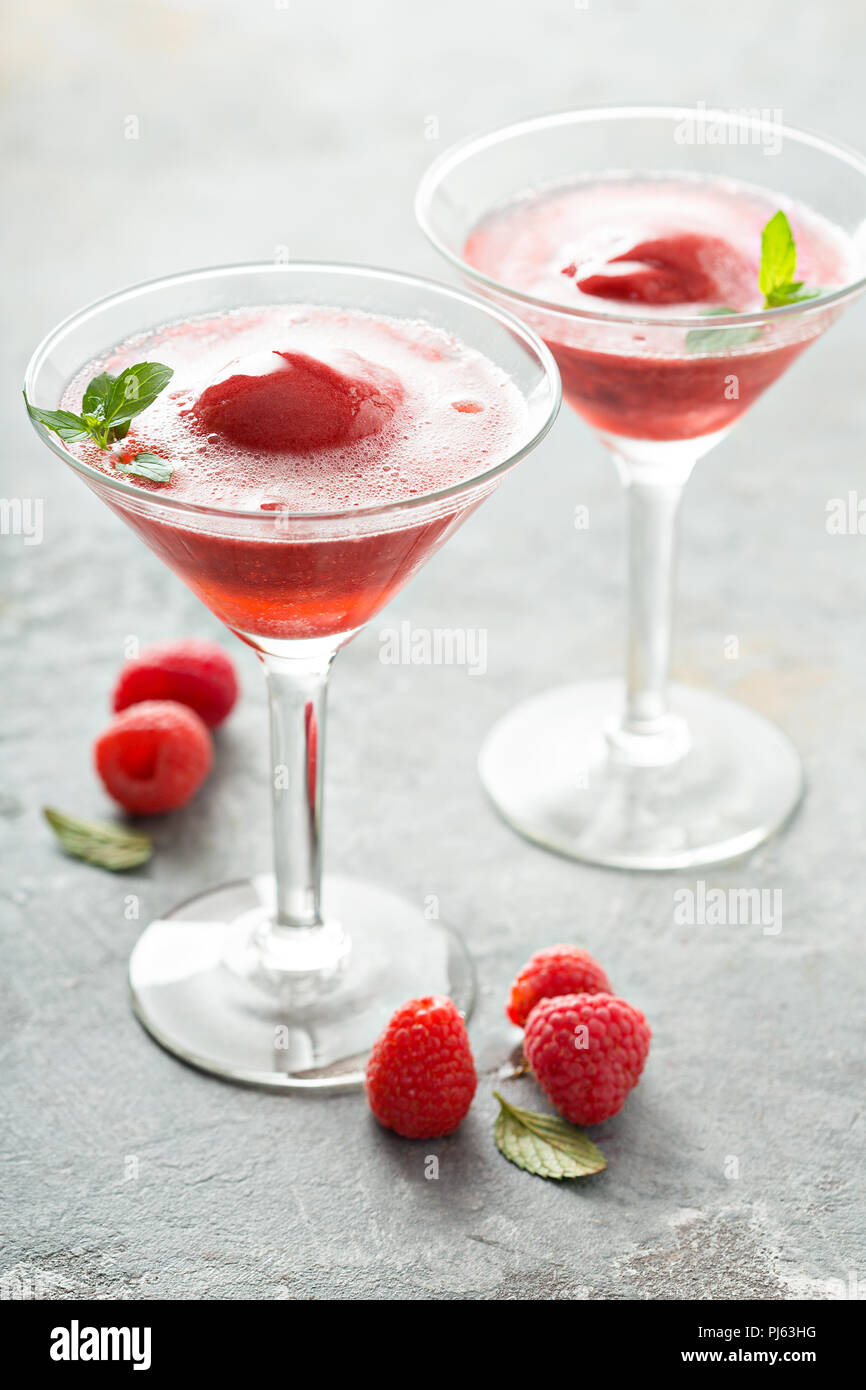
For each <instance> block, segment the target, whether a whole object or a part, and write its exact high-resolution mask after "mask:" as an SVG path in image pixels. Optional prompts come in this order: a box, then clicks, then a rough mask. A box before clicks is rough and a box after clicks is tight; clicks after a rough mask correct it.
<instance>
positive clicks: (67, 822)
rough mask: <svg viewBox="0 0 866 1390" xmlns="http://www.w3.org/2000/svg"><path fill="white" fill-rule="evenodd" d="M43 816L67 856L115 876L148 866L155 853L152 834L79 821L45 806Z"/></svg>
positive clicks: (75, 817) (94, 822)
mask: <svg viewBox="0 0 866 1390" xmlns="http://www.w3.org/2000/svg"><path fill="white" fill-rule="evenodd" d="M43 814H44V816H45V819H46V820H47V821H48V824H49V825H50V826H51V829H52V830H53V831H54V833H55V835H56V836H57V838H58V840H59V841H60V843H61V845H62V846H63V848H64V849H65V850H66V853H67V854H72V855H74V856H75V858H76V859H84V860H85V861H86V862H87V863H88V864H96V865H97V867H98V868H100V869H110V870H111V871H112V872H113V873H118V872H120V871H121V870H123V869H135V868H137V867H138V866H139V865H140V864H146V863H147V861H148V859H150V857H151V855H152V854H153V845H152V843H151V840H150V836H149V835H141V834H138V833H136V832H135V831H132V830H124V829H123V827H122V826H117V825H103V824H101V823H99V822H96V821H86V820H79V819H78V818H77V816H67V815H66V814H65V813H64V812H63V811H56V810H55V809H54V807H52V806H45V807H43Z"/></svg>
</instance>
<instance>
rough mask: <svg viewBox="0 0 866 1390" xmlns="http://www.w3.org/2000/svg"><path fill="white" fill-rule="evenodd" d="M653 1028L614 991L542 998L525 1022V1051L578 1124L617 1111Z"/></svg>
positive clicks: (593, 1121)
mask: <svg viewBox="0 0 866 1390" xmlns="http://www.w3.org/2000/svg"><path fill="white" fill-rule="evenodd" d="M649 1045H650V1030H649V1025H648V1024H647V1021H646V1019H645V1018H644V1016H643V1014H642V1013H641V1012H640V1010H639V1009H634V1008H632V1006H631V1004H627V1003H626V1001H625V1000H624V999H618V998H617V997H616V995H614V994H564V995H562V996H561V997H560V998H558V999H542V1000H541V1001H540V1002H539V1003H538V1004H536V1006H535V1008H534V1009H533V1010H532V1013H531V1014H530V1015H529V1018H528V1019H527V1021H526V1033H525V1034H524V1038H523V1050H524V1052H525V1053H526V1058H527V1061H528V1062H529V1065H530V1066H531V1068H532V1070H533V1072H534V1073H535V1076H536V1078H537V1080H538V1081H539V1082H540V1084H541V1088H542V1090H543V1091H544V1092H545V1093H546V1094H547V1096H548V1097H549V1099H550V1100H551V1101H552V1102H553V1104H554V1105H555V1106H556V1108H557V1110H558V1111H559V1112H560V1114H562V1115H564V1116H565V1118H566V1119H567V1120H570V1121H571V1123H572V1124H575V1125H597V1124H600V1122H601V1121H602V1120H608V1119H610V1117H611V1115H618V1114H619V1112H620V1110H621V1109H622V1107H623V1105H624V1104H625V1098H626V1096H627V1095H628V1093H629V1091H630V1090H631V1089H632V1087H633V1086H636V1085H637V1083H638V1078H639V1077H640V1074H641V1072H642V1071H643V1065H644V1062H645V1061H646V1057H647V1053H648V1052H649Z"/></svg>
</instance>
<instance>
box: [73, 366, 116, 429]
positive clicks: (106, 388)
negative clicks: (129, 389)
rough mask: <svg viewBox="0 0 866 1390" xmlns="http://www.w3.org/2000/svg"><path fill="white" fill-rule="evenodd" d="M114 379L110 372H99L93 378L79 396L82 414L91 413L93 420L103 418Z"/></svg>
mask: <svg viewBox="0 0 866 1390" xmlns="http://www.w3.org/2000/svg"><path fill="white" fill-rule="evenodd" d="M116 380H117V378H116V377H113V376H112V375H111V373H110V372H100V374H99V376H95V377H94V378H93V380H92V381H91V382H90V384H89V385H88V387H87V388H86V390H85V392H84V395H83V396H82V398H81V410H82V413H83V414H84V415H92V416H93V418H94V420H104V419H105V406H106V402H107V401H108V397H109V396H110V395H111V388H112V386H113V385H114V383H115V381H116Z"/></svg>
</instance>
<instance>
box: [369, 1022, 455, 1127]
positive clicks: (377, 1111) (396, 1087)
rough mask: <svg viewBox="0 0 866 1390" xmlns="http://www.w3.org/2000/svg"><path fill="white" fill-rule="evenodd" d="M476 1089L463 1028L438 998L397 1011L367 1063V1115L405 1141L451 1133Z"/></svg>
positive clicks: (376, 1043) (380, 1036)
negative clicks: (368, 1108)
mask: <svg viewBox="0 0 866 1390" xmlns="http://www.w3.org/2000/svg"><path fill="white" fill-rule="evenodd" d="M477 1084H478V1077H477V1076H476V1074H475V1063H474V1061H473V1060H472V1052H471V1050H470V1047H469V1036H468V1034H467V1032H466V1024H465V1023H464V1022H463V1017H462V1015H461V1014H460V1012H459V1011H458V1009H457V1006H456V1005H455V1004H454V1003H452V1001H451V1000H450V999H446V998H444V997H443V996H442V995H440V994H430V995H427V996H426V997H425V998H423V999H410V1000H409V1002H408V1003H407V1004H404V1005H403V1006H402V1008H400V1009H398V1010H397V1012H396V1013H395V1014H394V1015H393V1017H392V1019H391V1021H390V1023H389V1024H388V1026H387V1028H386V1029H385V1030H384V1032H383V1033H381V1034H380V1035H379V1037H378V1038H377V1039H376V1041H375V1043H374V1044H373V1050H372V1052H371V1053H370V1060H369V1062H368V1063H367V1099H368V1101H369V1102H370V1109H371V1110H372V1112H373V1114H374V1115H375V1116H376V1119H377V1120H378V1121H379V1123H380V1124H382V1125H384V1126H385V1128H386V1129H393V1130H394V1131H395V1132H396V1133H397V1134H402V1135H403V1136H404V1137H405V1138H407V1139H437V1138H439V1137H440V1136H441V1135H443V1134H451V1133H453V1131H454V1130H455V1129H456V1128H457V1126H458V1125H459V1124H460V1122H461V1120H462V1119H463V1118H464V1116H465V1115H466V1112H467V1111H468V1109H469V1107H470V1105H471V1104H472V1097H473V1096H474V1095H475V1088H476V1086H477Z"/></svg>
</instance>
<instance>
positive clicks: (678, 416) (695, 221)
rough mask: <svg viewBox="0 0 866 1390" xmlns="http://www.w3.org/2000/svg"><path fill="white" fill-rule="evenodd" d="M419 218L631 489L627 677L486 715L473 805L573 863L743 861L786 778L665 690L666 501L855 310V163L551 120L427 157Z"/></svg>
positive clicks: (627, 125) (784, 791) (674, 502)
mask: <svg viewBox="0 0 866 1390" xmlns="http://www.w3.org/2000/svg"><path fill="white" fill-rule="evenodd" d="M770 156H772V158H771V157H770ZM416 208H417V213H418V218H419V221H420V223H421V225H422V227H423V228H424V230H425V231H426V233H427V234H428V236H429V237H430V239H431V241H432V242H433V244H434V245H435V246H436V247H437V249H438V250H439V251H440V252H441V253H442V254H443V255H444V256H445V257H446V258H447V259H448V260H449V261H450V262H451V264H452V265H453V266H454V267H455V269H457V270H458V271H459V273H460V274H461V275H462V276H463V277H464V278H465V280H466V281H467V282H469V283H471V284H472V285H473V286H475V287H476V288H478V289H480V290H481V291H482V292H483V293H484V294H486V295H487V296H488V297H489V298H490V299H491V300H492V301H493V302H495V303H497V304H499V305H502V306H507V307H509V308H510V309H511V310H512V311H513V312H515V313H517V314H519V316H520V317H521V318H522V320H523V321H524V322H525V323H526V324H528V325H530V326H531V327H532V328H533V329H534V330H535V331H536V332H537V333H538V334H539V335H540V336H541V337H542V338H543V339H544V341H545V342H546V343H547V344H548V346H549V348H550V350H551V352H552V354H553V356H554V357H555V359H556V361H557V363H558V365H559V369H560V373H561V376H562V386H563V394H564V396H565V398H566V400H567V401H568V402H569V404H570V405H571V406H572V408H573V409H574V411H575V412H576V414H577V415H579V416H580V417H581V419H582V420H584V421H585V422H586V423H587V424H588V425H590V426H591V427H592V429H593V430H594V431H595V432H596V434H597V435H598V436H599V438H600V439H601V440H602V441H603V443H604V444H605V446H606V447H607V448H608V450H609V451H610V453H611V454H612V456H613V458H614V460H615V462H616V466H617V471H618V474H619V476H620V479H621V480H622V482H623V484H624V485H625V488H626V491H627V496H628V507H629V536H630V540H629V585H630V617H629V632H628V643H627V653H628V667H627V676H626V680H625V681H624V682H622V681H615V680H608V679H601V680H594V681H582V682H581V683H580V684H578V685H573V686H563V687H560V688H558V689H555V690H552V691H548V692H545V693H543V694H540V695H538V696H537V697H535V698H534V699H531V700H529V701H528V702H526V703H525V704H524V705H521V706H519V707H518V708H517V709H516V710H514V711H513V712H512V713H511V714H509V715H507V716H506V717H505V718H504V719H502V720H501V721H500V722H499V724H498V725H497V726H496V727H495V728H494V730H493V731H492V732H491V734H490V736H489V737H488V739H487V741H486V743H485V745H484V748H483V750H482V754H481V775H482V779H483V781H484V784H485V786H486V788H487V790H488V792H489V794H490V796H491V799H492V800H493V802H494V804H495V805H496V806H497V808H498V809H499V810H500V812H501V813H502V814H503V816H504V817H505V818H506V820H507V821H508V822H509V823H510V824H511V825H513V826H514V827H515V828H517V829H518V830H520V831H521V832H522V833H524V834H525V835H527V836H528V837H529V838H531V839H533V840H535V841H536V842H538V843H540V844H542V845H545V846H547V847H549V848H552V849H556V850H558V851H559V852H560V853H563V854H567V855H571V856H573V857H574V858H578V859H585V860H588V861H590V862H592V863H601V864H606V865H610V866H614V867H619V868H629V869H678V868H679V869H682V868H687V867H690V866H692V865H701V864H711V863H716V862H719V861H723V860H726V859H731V858H734V857H736V856H738V855H741V854H743V853H745V852H746V851H747V850H749V849H752V848H753V847H754V846H755V845H757V844H760V843H761V841H762V840H764V839H766V838H767V836H768V835H770V834H771V833H773V831H775V830H776V829H778V828H779V827H780V826H781V825H782V824H783V823H784V822H785V820H786V819H787V817H788V816H790V814H791V812H792V811H793V809H794V808H795V806H796V805H797V803H798V801H799V799H800V796H801V794H802V788H803V777H802V769H801V766H800V762H799V758H798V756H797V753H796V751H795V749H794V748H793V746H792V745H791V743H790V742H789V741H788V740H787V738H786V737H785V736H784V735H783V734H782V733H781V732H780V731H779V730H778V729H776V728H775V727H774V726H772V725H771V724H770V723H769V722H768V721H767V720H765V719H763V718H762V717H761V716H760V715H758V714H757V713H755V712H753V711H751V710H747V709H745V708H744V707H743V706H741V705H737V704H735V703H734V702H732V701H728V700H725V699H722V698H720V697H719V696H717V695H715V694H713V693H711V692H709V691H706V690H703V689H692V688H690V687H687V686H682V685H674V686H670V685H669V680H668V672H669V665H670V650H671V637H672V618H673V597H674V563H675V556H676V548H677V528H678V515H679V505H680V501H681V498H682V494H683V489H684V487H685V484H686V482H687V481H688V478H689V476H690V474H691V471H692V469H693V468H694V466H695V464H696V463H697V461H698V460H699V459H701V458H702V457H703V456H704V455H705V454H706V453H707V452H708V451H709V450H710V449H712V448H713V447H714V446H715V445H717V444H718V443H719V442H720V441H721V440H723V439H724V438H725V436H726V434H727V433H728V431H729V430H730V428H731V427H732V425H734V424H735V423H736V422H737V421H738V420H740V419H741V418H742V416H743V415H744V414H745V413H746V411H747V410H749V408H750V407H751V406H752V405H754V403H755V402H756V401H757V400H759V399H760V397H761V396H762V394H763V393H764V391H766V389H767V388H768V387H769V386H771V385H772V384H773V383H774V382H775V381H777V380H778V379H779V377H780V376H781V375H782V374H783V373H784V372H785V371H786V370H787V368H788V367H790V366H791V364H792V363H794V362H796V360H797V359H798V358H799V357H800V356H801V354H802V353H803V351H804V349H805V348H806V347H808V346H809V345H810V344H812V343H815V342H817V341H818V339H819V338H820V337H821V336H822V334H823V333H824V332H825V331H826V330H827V328H829V327H830V325H831V324H832V323H833V322H834V321H835V319H836V318H837V317H838V315H839V313H840V312H841V311H842V309H843V307H844V306H845V305H846V304H847V303H850V302H851V301H852V300H853V299H854V298H855V297H856V296H857V295H858V294H860V293H861V291H862V289H863V287H864V283H866V280H864V265H866V254H864V253H866V234H864V227H866V160H864V159H863V158H862V157H861V156H859V155H858V154H856V153H855V152H853V151H851V150H847V149H845V148H844V147H841V146H838V145H834V144H832V143H831V142H829V141H826V140H822V139H821V138H820V137H818V136H814V135H810V134H808V133H806V132H803V131H797V130H794V129H791V128H790V127H783V126H781V125H779V124H777V123H776V122H774V121H772V120H765V119H763V118H761V116H760V115H756V114H752V113H737V112H725V111H719V110H711V109H707V108H704V107H698V108H694V109H693V108H689V107H615V108H610V109H601V110H585V111H567V112H563V113H561V114H558V115H554V116H543V117H538V118H537V119H534V120H527V121H523V122H521V123H520V124H518V125H514V126H508V127H505V128H503V129H500V130H494V131H491V132H489V133H488V134H484V135H480V136H478V137H476V138H475V139H472V140H468V141H466V142H465V143H464V144H462V145H457V146H455V147H454V148H453V149H451V150H447V151H446V152H445V153H444V154H443V155H441V156H440V158H439V159H438V160H437V161H436V162H435V164H434V165H433V166H432V167H431V169H430V170H429V171H428V173H427V174H426V175H425V177H424V179H423V180H422V183H421V186H420V188H419V190H418V197H417V202H416ZM808 386H809V378H808V376H802V375H801V397H803V396H805V397H806V399H805V402H804V401H802V400H801V405H805V408H808ZM722 485H723V484H722Z"/></svg>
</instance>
